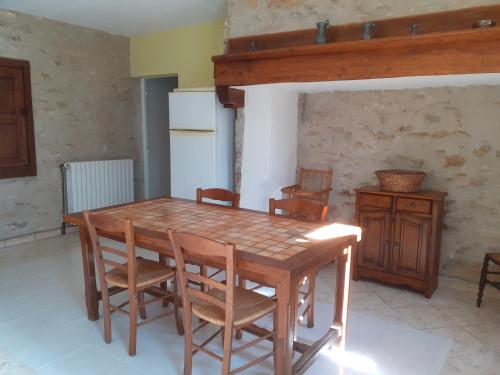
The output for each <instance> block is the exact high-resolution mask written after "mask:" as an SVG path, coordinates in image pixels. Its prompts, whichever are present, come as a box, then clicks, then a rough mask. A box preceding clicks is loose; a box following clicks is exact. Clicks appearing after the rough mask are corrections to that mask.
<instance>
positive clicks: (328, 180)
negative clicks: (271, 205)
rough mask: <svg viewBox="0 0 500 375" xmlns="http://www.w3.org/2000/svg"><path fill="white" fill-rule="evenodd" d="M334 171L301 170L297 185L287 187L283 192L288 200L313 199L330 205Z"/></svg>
mask: <svg viewBox="0 0 500 375" xmlns="http://www.w3.org/2000/svg"><path fill="white" fill-rule="evenodd" d="M332 178H333V170H332V169H325V170H322V169H306V168H303V167H301V168H300V169H299V174H298V179H297V184H295V185H291V186H286V187H284V188H282V189H281V192H282V193H283V194H284V195H285V196H286V197H288V198H302V199H312V200H317V201H321V202H323V204H328V198H329V196H330V191H332Z"/></svg>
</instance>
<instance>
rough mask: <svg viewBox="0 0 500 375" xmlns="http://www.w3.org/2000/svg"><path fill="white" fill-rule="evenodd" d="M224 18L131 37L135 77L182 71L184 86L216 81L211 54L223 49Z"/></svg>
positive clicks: (131, 62)
mask: <svg viewBox="0 0 500 375" xmlns="http://www.w3.org/2000/svg"><path fill="white" fill-rule="evenodd" d="M223 46H224V22H223V21H216V22H209V23H204V24H200V25H194V26H187V27H179V28H176V29H170V30H166V31H161V32H156V33H149V34H145V35H139V36H133V37H131V38H130V70H131V74H132V77H147V76H158V75H168V74H178V75H179V87H180V88H193V87H211V86H213V85H214V79H213V64H212V61H211V57H212V56H213V55H218V54H221V53H222V52H223V48H224V47H223Z"/></svg>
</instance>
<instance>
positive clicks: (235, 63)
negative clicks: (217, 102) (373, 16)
mask: <svg viewBox="0 0 500 375" xmlns="http://www.w3.org/2000/svg"><path fill="white" fill-rule="evenodd" d="M480 19H491V20H494V21H496V22H497V26H495V27H490V28H484V29H479V28H472V23H473V22H475V21H478V20H480ZM376 23H377V25H379V24H380V25H381V26H380V29H381V31H379V34H378V35H377V34H375V35H374V38H373V39H371V40H361V39H359V37H360V36H361V32H360V31H359V30H361V24H355V25H344V26H336V27H331V28H329V31H328V40H329V42H328V43H326V44H321V45H317V44H314V43H313V42H312V40H314V30H299V31H292V32H286V33H277V34H267V35H260V36H251V37H243V38H234V39H229V41H228V46H229V47H228V52H226V54H224V55H219V56H214V57H213V58H212V60H213V62H214V67H215V84H216V86H218V87H226V89H225V90H226V91H227V88H229V87H230V86H246V85H258V84H268V83H283V82H319V81H337V80H360V79H371V78H393V77H410V76H432V75H449V74H474V73H498V72H500V6H499V5H493V6H486V7H477V8H469V9H463V10H459V11H450V12H441V13H433V14H427V15H419V16H413V17H403V18H397V19H392V20H383V21H376ZM413 23H418V24H419V26H420V27H421V28H422V29H421V30H420V34H417V35H409V32H408V30H409V28H410V26H411V24H413ZM440 25H441V29H439V27H440ZM336 30H337V37H336V38H335V35H336ZM349 30H350V31H349ZM354 30H356V33H358V34H359V36H355V37H354V36H353V35H354V34H353V32H354ZM402 30H407V31H406V34H405V35H402ZM439 30H442V31H439ZM391 32H392V34H391ZM356 35H357V34H356ZM391 35H392V36H391ZM355 38H358V39H355ZM251 42H253V43H252V44H253V46H254V47H257V50H256V51H251V52H248V51H245V50H244V48H245V46H247V45H249V44H250V43H251ZM240 104H241V101H240Z"/></svg>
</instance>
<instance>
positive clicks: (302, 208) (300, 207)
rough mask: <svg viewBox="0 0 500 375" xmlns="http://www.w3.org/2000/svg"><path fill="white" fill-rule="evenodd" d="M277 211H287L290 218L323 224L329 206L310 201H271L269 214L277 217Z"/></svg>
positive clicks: (271, 199) (294, 199) (272, 199)
mask: <svg viewBox="0 0 500 375" xmlns="http://www.w3.org/2000/svg"><path fill="white" fill-rule="evenodd" d="M276 210H282V211H285V212H286V214H287V215H288V216H291V217H294V218H297V219H302V220H307V221H315V222H322V221H325V220H326V215H327V214H328V205H325V204H322V203H320V202H318V201H313V200H309V199H297V198H292V199H274V198H270V199H269V213H270V214H271V215H276Z"/></svg>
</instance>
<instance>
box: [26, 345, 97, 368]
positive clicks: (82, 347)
mask: <svg viewBox="0 0 500 375" xmlns="http://www.w3.org/2000/svg"><path fill="white" fill-rule="evenodd" d="M91 346H92V344H90V343H89V344H84V345H83V346H81V347H79V348H77V349H75V350H72V351H71V352H69V353H66V354H64V355H62V356H60V357H57V358H55V359H53V360H52V361H49V362H47V363H44V364H43V365H41V366H38V367H35V370H37V371H38V370H42V369H43V368H44V367H47V366H50V365H52V364H53V363H55V362H57V361H59V360H61V359H64V358H66V357H68V356H70V355H72V354H74V353H77V352H79V351H81V350H84V349H85V348H88V347H91Z"/></svg>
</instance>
